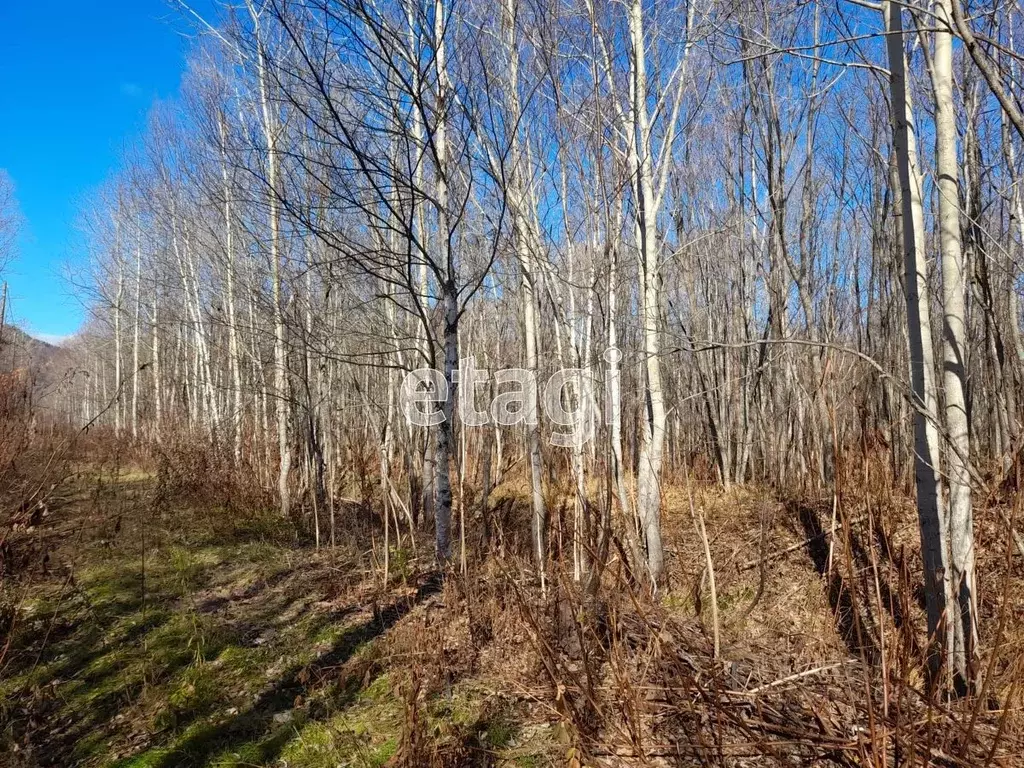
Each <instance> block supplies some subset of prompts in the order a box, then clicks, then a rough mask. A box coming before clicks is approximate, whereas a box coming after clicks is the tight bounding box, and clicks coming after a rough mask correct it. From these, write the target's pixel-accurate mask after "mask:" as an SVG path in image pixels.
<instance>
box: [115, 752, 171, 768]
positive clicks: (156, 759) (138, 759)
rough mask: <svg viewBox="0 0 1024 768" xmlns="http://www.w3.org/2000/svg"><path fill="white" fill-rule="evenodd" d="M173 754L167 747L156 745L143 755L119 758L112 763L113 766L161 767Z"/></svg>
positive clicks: (135, 767)
mask: <svg viewBox="0 0 1024 768" xmlns="http://www.w3.org/2000/svg"><path fill="white" fill-rule="evenodd" d="M171 754H172V752H171V750H170V749H167V748H166V747H154V748H153V749H149V750H146V751H145V752H143V753H142V754H141V755H135V756H133V757H128V758H125V759H124V760H119V761H117V762H116V763H113V764H112V765H111V768H159V766H163V765H166V764H167V759H168V757H170V755H171Z"/></svg>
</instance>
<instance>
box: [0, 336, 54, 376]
mask: <svg viewBox="0 0 1024 768" xmlns="http://www.w3.org/2000/svg"><path fill="white" fill-rule="evenodd" d="M59 353H60V347H57V346H54V345H53V344H49V343H47V342H45V341H42V340H40V339H37V338H35V337H34V336H30V335H29V334H27V333H25V331H23V330H21V328H18V327H17V326H16V325H5V326H4V328H3V333H2V334H0V370H5V371H10V370H13V369H17V368H30V369H33V370H35V371H40V370H43V369H46V368H48V367H49V365H50V363H52V362H53V360H54V358H55V357H57V355H58V354H59Z"/></svg>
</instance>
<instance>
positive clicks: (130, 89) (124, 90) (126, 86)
mask: <svg viewBox="0 0 1024 768" xmlns="http://www.w3.org/2000/svg"><path fill="white" fill-rule="evenodd" d="M121 95H122V96H127V97H128V98H130V99H134V98H137V97H139V96H141V95H142V86H141V85H139V84H138V83H121Z"/></svg>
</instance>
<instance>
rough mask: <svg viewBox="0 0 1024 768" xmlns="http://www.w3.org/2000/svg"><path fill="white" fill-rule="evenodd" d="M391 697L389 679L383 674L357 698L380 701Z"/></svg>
mask: <svg viewBox="0 0 1024 768" xmlns="http://www.w3.org/2000/svg"><path fill="white" fill-rule="evenodd" d="M392 695H393V694H392V690H391V678H390V677H389V676H388V675H387V674H386V673H385V674H383V675H380V676H379V677H377V678H375V679H374V680H373V682H371V683H370V684H369V685H368V686H366V688H365V689H364V690H363V691H362V692H361V693H360V694H359V698H360V699H363V700H367V701H382V700H384V699H385V698H386V697H391V696H392Z"/></svg>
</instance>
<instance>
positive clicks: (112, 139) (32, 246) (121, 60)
mask: <svg viewBox="0 0 1024 768" xmlns="http://www.w3.org/2000/svg"><path fill="white" fill-rule="evenodd" d="M203 6H208V3H206V2H203V3H201V4H200V7H203ZM192 31H193V27H192V25H191V24H190V23H189V22H188V20H187V19H186V18H185V17H184V16H183V15H182V13H181V12H179V11H178V10H176V9H175V8H174V7H173V6H172V5H171V4H170V3H169V2H167V1H166V0H103V2H83V1H82V0H56V1H55V2H43V0H0V168H6V169H7V171H8V173H10V175H11V177H12V178H13V180H14V184H15V188H16V194H17V197H18V200H19V202H20V204H21V210H22V214H23V216H24V218H25V228H24V232H23V234H22V237H21V239H20V242H19V253H18V256H17V258H16V260H15V261H14V262H13V263H11V264H10V266H9V267H8V270H7V274H6V275H5V278H6V279H7V281H8V282H9V284H10V291H11V299H12V304H11V315H9V318H8V319H12V318H13V320H14V321H15V322H17V323H18V324H20V325H21V326H22V327H24V328H25V329H26V330H28V331H29V332H31V333H33V334H36V335H38V336H40V337H44V338H52V337H61V336H65V335H68V334H71V333H74V331H75V330H76V329H77V328H78V326H79V325H80V324H81V322H82V317H83V309H82V305H81V301H80V300H79V299H77V298H75V297H74V296H72V295H71V287H70V285H69V284H68V283H67V282H66V281H65V279H64V277H63V275H64V273H65V271H66V270H65V266H70V267H71V269H72V270H74V269H75V268H76V267H77V268H78V269H79V270H81V268H82V267H83V265H84V256H83V253H82V248H81V243H80V241H79V236H78V233H77V232H76V221H77V219H78V218H79V213H78V211H79V210H80V208H81V205H82V202H83V200H84V199H86V198H87V197H88V195H89V194H90V192H91V191H93V190H95V189H96V188H97V187H98V186H99V185H100V184H102V182H103V181H104V180H105V179H107V178H109V177H110V176H111V175H112V174H113V173H114V172H115V171H116V169H117V165H118V161H119V157H120V156H121V154H122V153H123V149H124V148H125V147H126V146H128V145H130V144H131V143H132V142H133V141H134V140H136V139H137V138H138V137H139V136H140V135H141V133H142V131H143V129H144V128H145V124H146V116H147V113H148V111H149V108H150V106H151V105H152V103H153V101H154V100H155V99H165V98H170V97H173V96H174V95H175V94H176V92H177V90H178V85H179V82H180V79H181V75H182V73H183V72H184V68H185V56H186V54H187V52H188V50H189V48H190V47H191V46H192V41H191V40H190V38H189V37H188V34H191V32H192Z"/></svg>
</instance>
